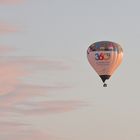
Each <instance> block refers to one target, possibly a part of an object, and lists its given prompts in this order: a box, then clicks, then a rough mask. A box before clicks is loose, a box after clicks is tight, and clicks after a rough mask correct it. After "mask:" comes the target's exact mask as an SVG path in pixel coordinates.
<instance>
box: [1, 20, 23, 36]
mask: <svg viewBox="0 0 140 140" xmlns="http://www.w3.org/2000/svg"><path fill="white" fill-rule="evenodd" d="M20 30H21V29H19V28H18V27H16V26H14V25H12V24H8V23H4V22H0V35H3V34H6V33H14V32H19V31H20Z"/></svg>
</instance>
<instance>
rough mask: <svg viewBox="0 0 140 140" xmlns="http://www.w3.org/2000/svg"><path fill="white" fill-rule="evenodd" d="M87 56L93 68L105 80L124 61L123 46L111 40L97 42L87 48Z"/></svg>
mask: <svg viewBox="0 0 140 140" xmlns="http://www.w3.org/2000/svg"><path fill="white" fill-rule="evenodd" d="M87 58H88V61H89V63H90V64H91V66H92V67H93V69H94V70H95V71H96V72H97V74H98V75H99V76H100V77H101V79H102V81H103V82H105V80H106V79H109V78H110V77H111V75H112V74H113V73H114V71H115V70H116V69H117V67H118V66H119V65H120V63H121V62H122V58H123V50H122V48H121V46H120V45H119V44H117V43H115V42H111V41H100V42H95V43H93V44H92V45H90V46H89V48H88V50H87Z"/></svg>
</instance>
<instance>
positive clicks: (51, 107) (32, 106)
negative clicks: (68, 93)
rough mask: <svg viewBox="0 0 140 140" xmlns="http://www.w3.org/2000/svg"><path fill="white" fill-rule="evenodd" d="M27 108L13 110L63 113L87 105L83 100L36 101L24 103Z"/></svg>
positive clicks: (26, 113) (30, 112)
mask: <svg viewBox="0 0 140 140" xmlns="http://www.w3.org/2000/svg"><path fill="white" fill-rule="evenodd" d="M25 105H27V107H28V108H26V109H25V108H24V109H22V108H18V109H17V108H16V109H15V111H16V112H19V113H23V114H24V115H33V116H35V115H43V114H44V115H45V114H52V113H65V112H69V111H73V110H76V109H79V108H82V107H85V106H87V103H85V102H83V101H64V100H62V101H45V102H38V103H32V102H30V103H27V102H26V103H25Z"/></svg>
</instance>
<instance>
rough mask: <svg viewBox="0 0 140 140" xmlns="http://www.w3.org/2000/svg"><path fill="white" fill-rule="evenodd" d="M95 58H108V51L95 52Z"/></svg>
mask: <svg viewBox="0 0 140 140" xmlns="http://www.w3.org/2000/svg"><path fill="white" fill-rule="evenodd" d="M95 59H96V60H109V59H110V53H108V52H105V53H103V52H101V53H95Z"/></svg>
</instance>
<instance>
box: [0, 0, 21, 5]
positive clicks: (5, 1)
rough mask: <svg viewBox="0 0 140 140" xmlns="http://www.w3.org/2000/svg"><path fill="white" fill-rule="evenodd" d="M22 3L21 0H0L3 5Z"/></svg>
mask: <svg viewBox="0 0 140 140" xmlns="http://www.w3.org/2000/svg"><path fill="white" fill-rule="evenodd" d="M21 3H23V0H0V4H3V5H6V4H8V5H15V4H21Z"/></svg>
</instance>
